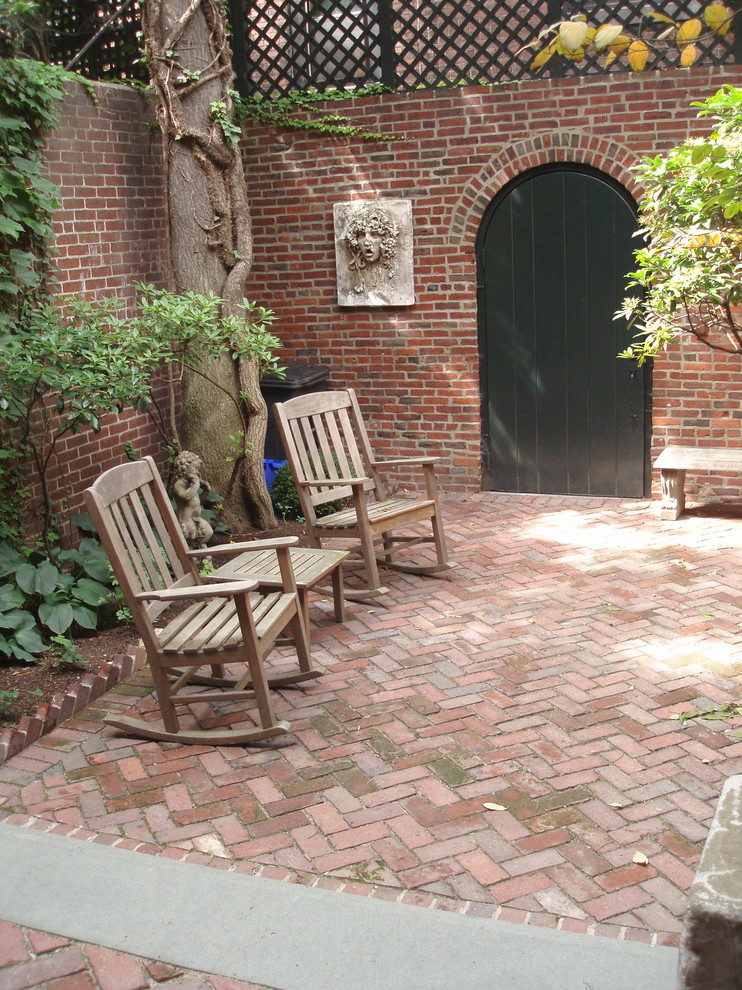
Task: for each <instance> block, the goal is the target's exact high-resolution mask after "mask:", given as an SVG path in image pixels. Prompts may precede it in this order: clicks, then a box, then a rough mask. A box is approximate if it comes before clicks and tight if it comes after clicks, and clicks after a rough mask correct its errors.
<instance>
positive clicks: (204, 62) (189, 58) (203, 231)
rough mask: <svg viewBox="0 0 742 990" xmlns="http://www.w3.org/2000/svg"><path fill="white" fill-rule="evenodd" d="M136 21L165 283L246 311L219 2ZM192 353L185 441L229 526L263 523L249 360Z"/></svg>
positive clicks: (159, 8) (245, 225) (158, 0)
mask: <svg viewBox="0 0 742 990" xmlns="http://www.w3.org/2000/svg"><path fill="white" fill-rule="evenodd" d="M143 26H144V37H145V52H146V58H147V64H148V66H149V72H150V78H151V82H152V86H153V89H154V94H155V99H156V104H157V115H158V121H159V124H160V129H161V132H162V135H163V142H164V148H163V152H164V160H165V167H166V181H167V196H168V210H169V227H170V252H171V265H172V272H171V280H172V283H173V285H174V287H175V289H176V290H177V291H179V292H186V291H194V292H199V293H204V294H206V293H209V292H213V293H214V294H215V295H217V296H219V297H220V298H221V299H222V300H223V315H224V316H227V317H233V316H240V315H244V311H243V310H242V308H241V307H242V304H243V300H244V296H245V284H246V280H247V277H248V275H249V273H250V269H251V265H252V253H253V238H252V226H251V220H250V207H249V203H248V198H247V188H246V183H245V175H244V170H243V163H242V158H241V156H240V152H239V138H240V130H239V127H238V126H237V125H236V123H235V121H234V102H233V81H234V72H233V69H232V57H231V50H230V47H229V43H228V38H227V14H226V10H225V8H224V5H223V3H222V2H221V0H146V2H145V4H144V7H143ZM202 360H203V362H204V366H203V367H204V371H205V372H206V374H205V375H194V374H192V373H188V372H186V374H185V375H184V380H183V420H182V429H181V439H182V442H183V445H184V446H185V447H187V448H188V449H190V450H193V451H195V452H196V453H197V454H198V455H199V456H200V457H201V458H202V460H203V462H204V473H205V476H206V477H207V478H208V480H209V482H210V484H211V485H212V486H213V487H214V488H215V489H217V490H219V491H221V492H222V493H224V495H225V513H224V517H225V520H226V521H227V522H228V523H229V525H230V526H231V527H232V528H233V529H239V528H240V527H241V526H244V525H245V524H247V523H252V524H253V525H254V526H256V527H258V528H260V529H267V528H270V527H271V526H273V525H275V516H274V513H273V507H272V505H271V502H270V497H269V495H268V492H267V489H266V485H265V479H264V476H263V452H264V446H265V431H266V425H267V415H268V414H267V409H266V405H265V401H264V399H263V397H262V394H261V391H260V367H259V362H258V361H257V360H254V359H242V360H239V361H235V360H233V359H231V358H229V357H223V358H221V359H218V360H216V359H213V358H208V357H206V356H204V358H203V359H202ZM209 378H211V379H214V380H216V381H217V382H218V383H219V387H218V388H215V387H214V386H213V385H211V384H210V383H209V381H208V379H209Z"/></svg>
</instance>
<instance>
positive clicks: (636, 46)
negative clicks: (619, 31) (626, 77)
mask: <svg viewBox="0 0 742 990" xmlns="http://www.w3.org/2000/svg"><path fill="white" fill-rule="evenodd" d="M648 59H649V48H648V47H647V45H646V44H645V43H644V42H643V41H632V42H631V44H630V45H629V65H630V66H631V68H632V69H633V71H634V72H643V71H644V68H645V66H646V64H647V61H648Z"/></svg>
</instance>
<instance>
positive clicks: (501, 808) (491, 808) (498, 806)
mask: <svg viewBox="0 0 742 990" xmlns="http://www.w3.org/2000/svg"><path fill="white" fill-rule="evenodd" d="M482 807H483V808H486V809H487V811H507V808H506V807H505V805H504V804H492V802H491V801H485V803H484V804H483V805H482Z"/></svg>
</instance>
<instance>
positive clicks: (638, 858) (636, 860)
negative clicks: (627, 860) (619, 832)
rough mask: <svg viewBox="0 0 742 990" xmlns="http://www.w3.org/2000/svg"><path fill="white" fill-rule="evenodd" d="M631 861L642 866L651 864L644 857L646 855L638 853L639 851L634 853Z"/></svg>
mask: <svg viewBox="0 0 742 990" xmlns="http://www.w3.org/2000/svg"><path fill="white" fill-rule="evenodd" d="M631 859H632V861H633V862H634V863H640V864H641V865H642V866H646V865H647V863H648V862H649V860H648V859H647V857H646V856H645V855H644V853H643V852H638V851H637V852H635V853H634V855H633V856H632V857H631Z"/></svg>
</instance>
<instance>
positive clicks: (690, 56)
mask: <svg viewBox="0 0 742 990" xmlns="http://www.w3.org/2000/svg"><path fill="white" fill-rule="evenodd" d="M700 54H701V49H700V48H699V47H698V45H686V46H685V48H683V50H682V52H681V53H680V64H681V65H682V66H683V68H684V69H687V68H688V66H690V65H693V63H694V62H695V60H696V59H697V58H698V56H699V55H700Z"/></svg>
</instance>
